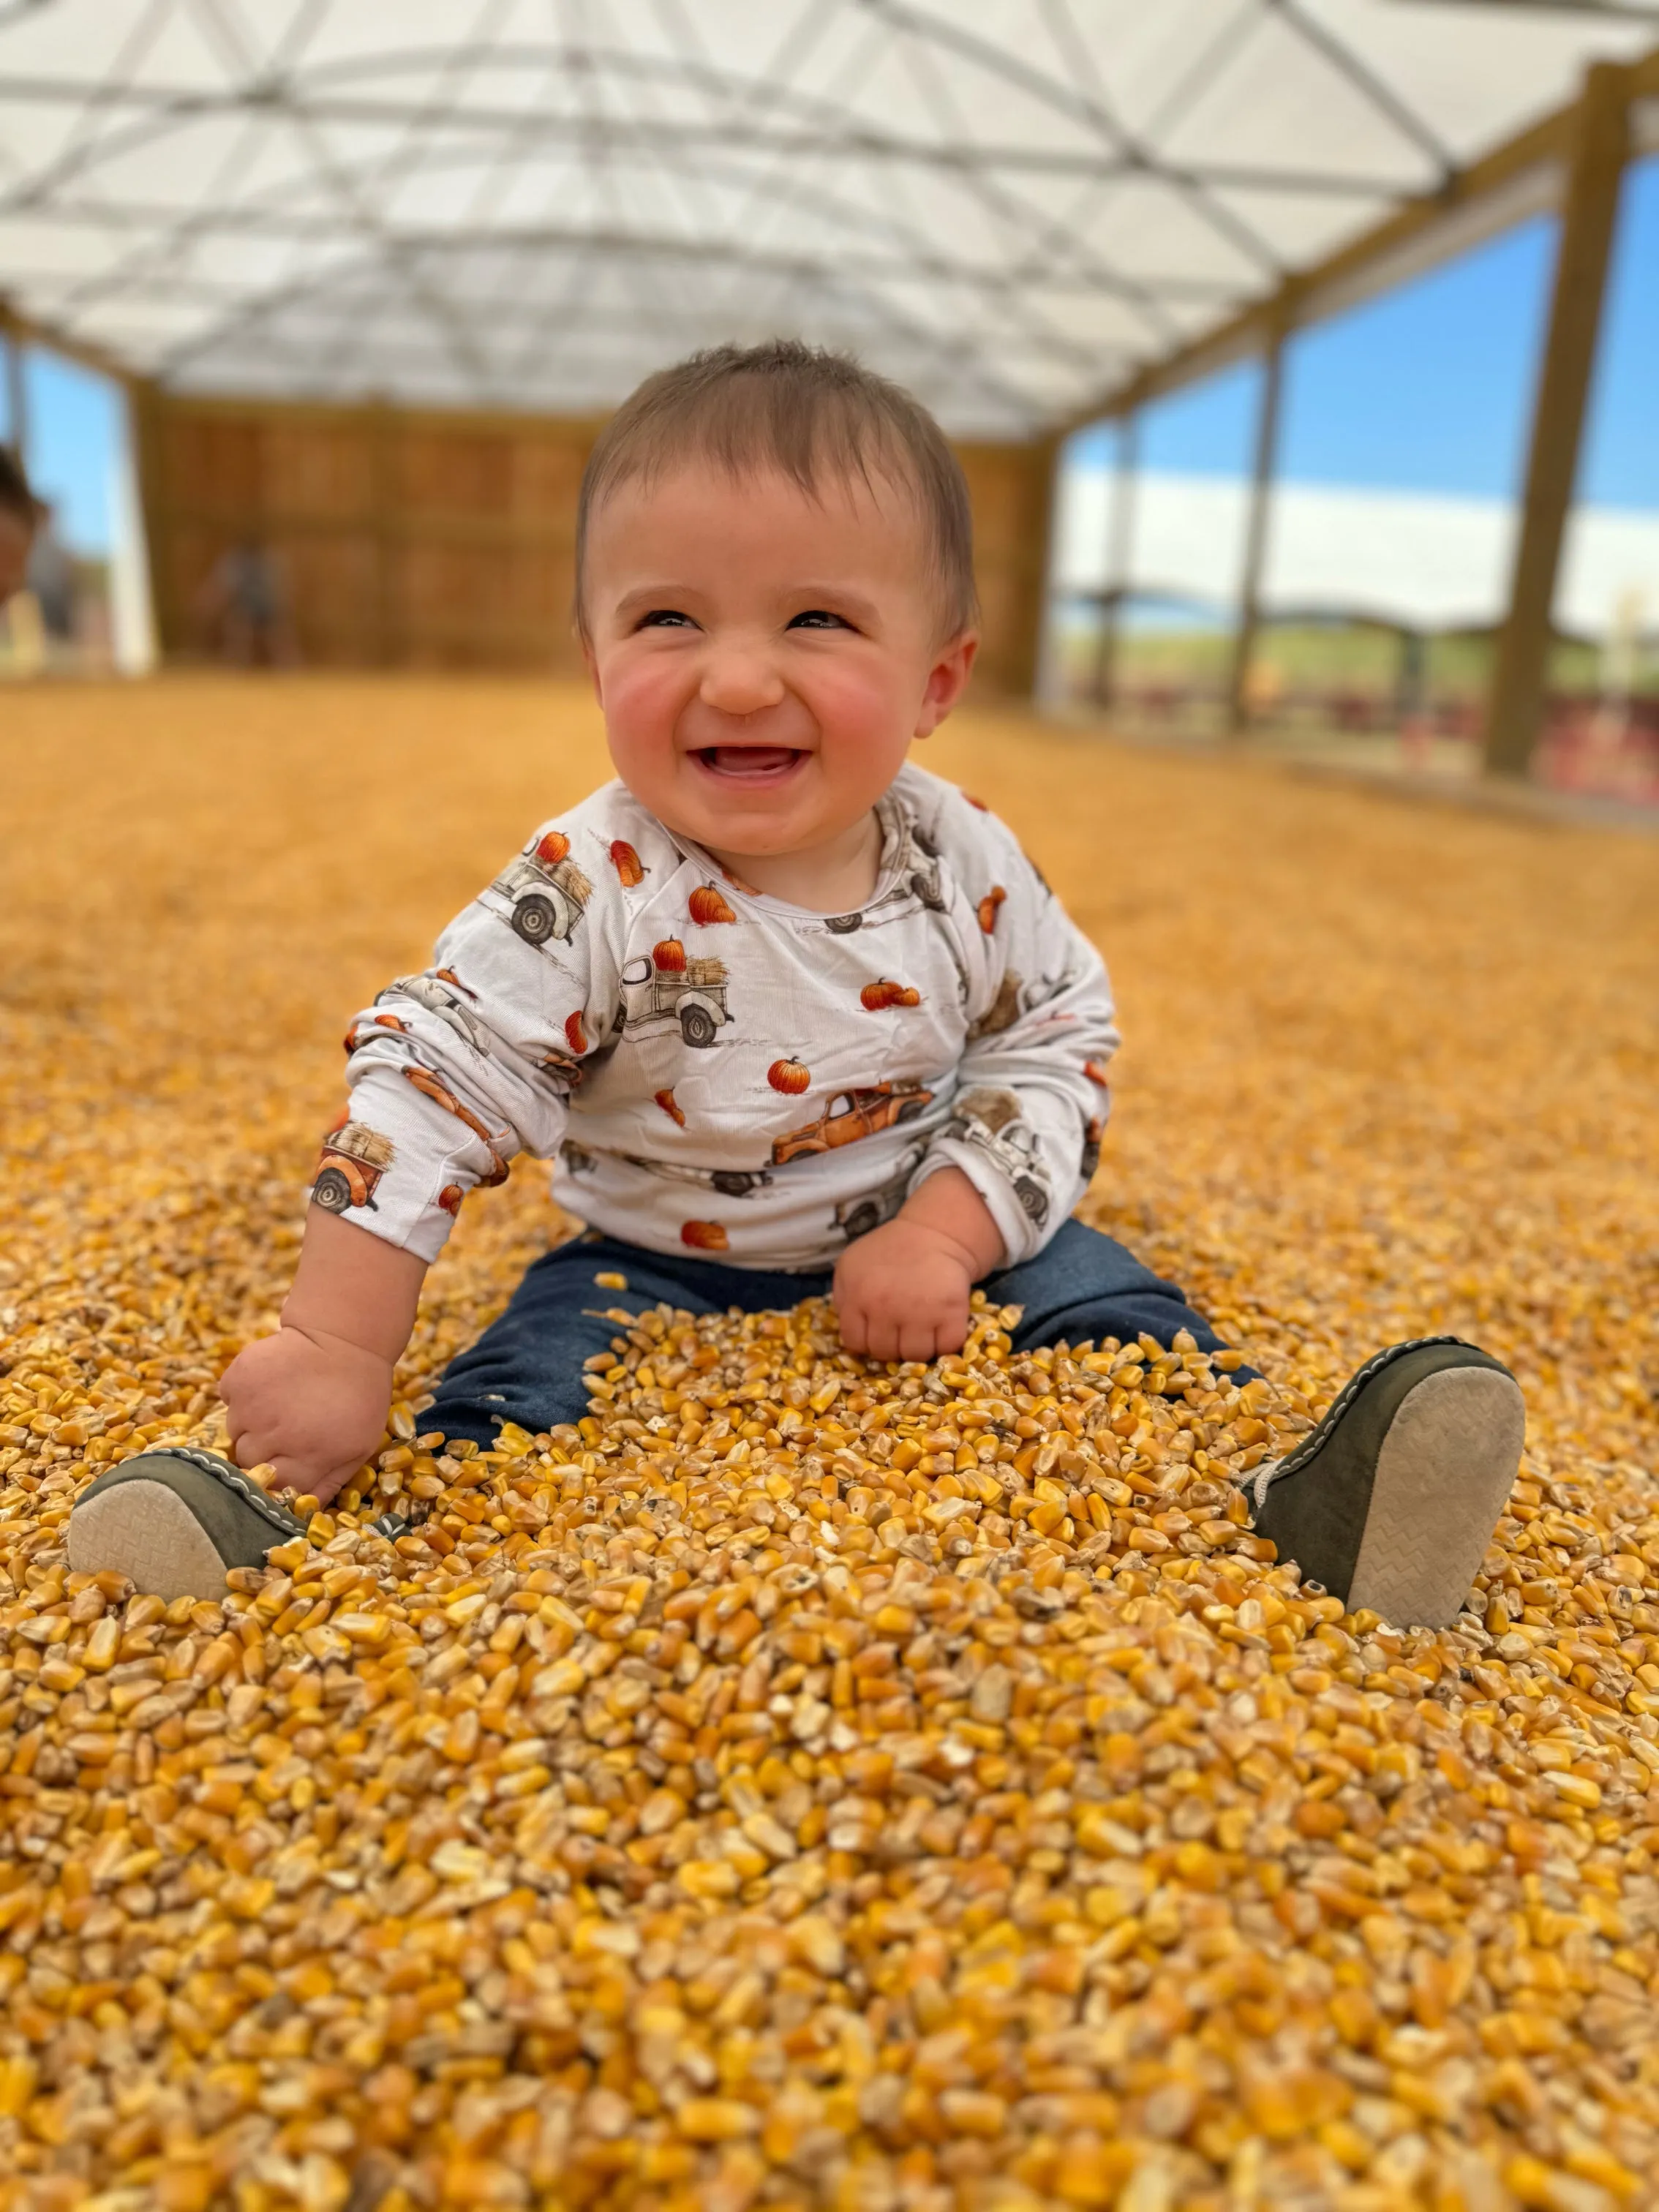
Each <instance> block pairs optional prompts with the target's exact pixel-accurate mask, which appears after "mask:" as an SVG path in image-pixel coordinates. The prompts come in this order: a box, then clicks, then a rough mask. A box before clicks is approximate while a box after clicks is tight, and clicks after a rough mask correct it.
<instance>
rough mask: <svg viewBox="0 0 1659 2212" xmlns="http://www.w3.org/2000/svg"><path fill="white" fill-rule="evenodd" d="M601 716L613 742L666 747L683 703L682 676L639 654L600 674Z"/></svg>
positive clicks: (666, 663)
mask: <svg viewBox="0 0 1659 2212" xmlns="http://www.w3.org/2000/svg"><path fill="white" fill-rule="evenodd" d="M602 677H603V686H604V696H605V720H606V722H607V723H608V725H609V726H610V729H611V736H612V738H613V739H615V738H623V739H624V740H629V741H632V742H635V743H638V744H652V743H653V742H657V743H662V744H668V743H669V742H671V739H672V737H673V733H674V723H675V719H676V717H677V716H678V714H679V711H680V708H681V706H682V704H683V703H684V695H685V691H686V680H685V678H684V675H683V674H682V673H681V672H679V671H677V670H676V669H675V668H674V667H673V665H671V663H670V662H669V661H668V660H667V659H665V658H659V657H658V656H656V655H653V654H641V655H640V656H639V657H638V658H637V659H634V658H623V659H618V660H616V661H613V662H612V663H611V665H609V666H608V667H606V668H605V669H604V670H603V671H602Z"/></svg>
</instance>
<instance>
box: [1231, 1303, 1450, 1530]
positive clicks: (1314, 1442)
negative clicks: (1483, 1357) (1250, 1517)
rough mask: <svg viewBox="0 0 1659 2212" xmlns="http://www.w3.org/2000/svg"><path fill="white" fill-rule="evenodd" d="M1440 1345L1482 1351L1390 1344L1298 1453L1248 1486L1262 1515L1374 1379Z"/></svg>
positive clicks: (1271, 1465)
mask: <svg viewBox="0 0 1659 2212" xmlns="http://www.w3.org/2000/svg"><path fill="white" fill-rule="evenodd" d="M1437 1344H1460V1345H1462V1346H1463V1348H1464V1350H1465V1351H1467V1352H1478V1351H1479V1350H1480V1346H1479V1345H1475V1344H1471V1343H1469V1341H1468V1338H1467V1337H1462V1336H1413V1337H1411V1338H1408V1339H1407V1341H1406V1342H1405V1343H1403V1344H1390V1345H1389V1346H1385V1348H1384V1349H1383V1351H1381V1352H1376V1353H1374V1354H1373V1355H1372V1357H1371V1358H1370V1359H1368V1360H1367V1361H1366V1362H1365V1364H1364V1366H1363V1367H1362V1368H1360V1369H1359V1370H1358V1373H1356V1374H1353V1375H1351V1376H1349V1377H1348V1380H1347V1382H1346V1383H1345V1384H1344V1385H1343V1387H1342V1389H1341V1391H1340V1394H1339V1395H1338V1396H1337V1399H1336V1401H1335V1403H1334V1405H1333V1406H1332V1407H1330V1409H1329V1411H1328V1413H1326V1415H1325V1418H1324V1419H1323V1420H1322V1421H1321V1423H1320V1424H1319V1426H1318V1427H1317V1428H1316V1429H1314V1430H1312V1431H1310V1433H1309V1434H1308V1435H1307V1436H1305V1437H1304V1438H1303V1439H1302V1441H1301V1443H1299V1444H1297V1447H1296V1449H1295V1450H1294V1451H1289V1452H1286V1453H1285V1456H1284V1458H1283V1459H1272V1460H1268V1461H1267V1462H1266V1464H1265V1465H1264V1466H1262V1467H1260V1468H1257V1469H1256V1471H1255V1474H1253V1475H1252V1476H1251V1477H1250V1479H1249V1483H1248V1484H1247V1485H1246V1487H1247V1488H1248V1489H1249V1491H1250V1492H1252V1493H1253V1495H1254V1496H1255V1510H1256V1511H1257V1512H1258V1513H1260V1512H1261V1509H1262V1507H1263V1506H1264V1505H1265V1504H1267V1492H1268V1489H1269V1487H1270V1486H1272V1485H1273V1483H1275V1482H1277V1481H1278V1480H1279V1477H1280V1476H1281V1475H1286V1474H1295V1473H1296V1471H1297V1468H1300V1467H1303V1466H1304V1465H1305V1464H1306V1463H1307V1462H1308V1461H1309V1460H1310V1459H1311V1458H1312V1457H1313V1455H1314V1453H1315V1451H1316V1449H1318V1447H1319V1446H1320V1445H1321V1444H1322V1443H1324V1442H1325V1441H1326V1439H1327V1438H1328V1436H1329V1434H1330V1432H1331V1431H1332V1430H1333V1429H1334V1427H1335V1426H1336V1424H1337V1423H1338V1422H1339V1421H1340V1419H1341V1418H1342V1416H1343V1415H1344V1413H1346V1412H1347V1410H1348V1408H1349V1407H1350V1406H1351V1405H1352V1403H1353V1401H1354V1400H1355V1399H1356V1398H1357V1397H1358V1395H1359V1393H1360V1392H1361V1391H1362V1390H1363V1389H1364V1387H1365V1385H1366V1383H1369V1382H1370V1380H1371V1378H1372V1377H1373V1376H1376V1375H1380V1374H1381V1373H1382V1372H1383V1369H1384V1368H1385V1367H1391V1366H1392V1365H1393V1364H1394V1363H1395V1360H1396V1359H1401V1358H1404V1357H1405V1355H1406V1353H1407V1352H1426V1351H1428V1350H1429V1349H1431V1346H1435V1345H1437Z"/></svg>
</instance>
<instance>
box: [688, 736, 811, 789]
mask: <svg viewBox="0 0 1659 2212" xmlns="http://www.w3.org/2000/svg"><path fill="white" fill-rule="evenodd" d="M692 758H693V759H694V760H696V762H697V763H699V764H700V765H701V766H702V767H703V768H705V769H708V773H709V774H710V775H717V776H719V777H720V780H721V781H722V782H725V783H748V784H769V783H781V782H782V781H783V780H784V778H785V777H786V776H787V775H789V773H790V772H791V770H792V769H796V768H798V767H799V765H800V763H802V762H803V761H804V760H805V758H806V755H805V753H804V752H802V751H799V750H797V749H796V748H795V747H794V746H793V745H703V746H701V747H700V748H699V749H698V750H697V751H696V753H694V754H693V755H692Z"/></svg>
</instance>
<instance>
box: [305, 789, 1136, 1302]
mask: <svg viewBox="0 0 1659 2212" xmlns="http://www.w3.org/2000/svg"><path fill="white" fill-rule="evenodd" d="M877 811H878V821H879V826H880V829H881V834H882V852H881V861H880V873H879V877H878V881H877V884H876V886H875V889H874V890H873V892H872V895H871V896H870V898H869V899H868V900H867V902H866V903H865V904H864V905H863V906H862V907H860V908H858V909H857V910H856V911H854V912H852V913H849V914H842V915H822V914H812V913H809V912H807V911H805V909H804V908H799V907H793V906H791V905H789V904H787V902H785V901H783V900H781V899H778V898H775V897H772V896H767V895H763V894H762V893H759V892H757V891H755V890H750V888H748V887H747V886H745V885H744V884H742V883H741V882H740V881H738V879H737V878H734V877H732V876H731V875H728V874H726V872H724V870H723V869H722V867H721V866H720V863H719V862H718V861H716V860H714V858H713V857H712V855H711V854H708V853H707V852H705V851H703V850H702V849H701V848H699V847H698V846H696V845H694V844H692V843H690V842H689V841H688V840H686V839H685V838H684V837H681V836H678V835H677V834H676V833H674V832H672V831H671V830H669V829H666V828H665V826H664V825H663V824H662V823H660V822H659V821H658V820H657V819H656V818H655V817H654V816H653V815H651V814H649V813H648V812H647V811H646V810H645V808H644V807H643V806H641V805H640V803H639V802H638V800H637V799H635V798H634V797H633V796H632V794H631V793H629V791H628V790H627V789H626V787H624V786H623V785H622V784H621V783H611V784H607V785H606V786H605V787H604V788H603V789H602V790H599V791H597V792H595V793H593V794H592V797H591V798H589V799H586V800H584V801H583V803H582V804H581V805H580V806H577V807H575V808H573V809H572V810H571V811H569V812H568V813H567V814H563V815H561V816H559V817H557V818H556V820H554V821H552V822H549V823H544V825H543V826H542V827H541V828H540V829H538V830H537V831H536V832H535V834H534V836H532V837H531V838H530V840H529V841H528V842H527V843H526V846H525V847H524V848H523V850H522V852H521V853H520V854H519V855H518V857H517V858H516V859H514V860H512V861H511V862H510V863H509V864H508V866H507V867H506V868H505V869H504V870H503V872H501V874H500V875H499V876H497V877H496V878H495V881H494V883H492V884H489V887H488V888H487V889H486V890H483V891H482V892H481V893H480V894H479V896H477V898H476V899H475V900H473V902H472V903H471V905H470V906H468V907H467V908H465V911H464V912H463V913H461V914H460V915H458V916H457V917H456V919H455V921H453V922H452V923H451V924H450V926H449V927H448V928H447V929H446V930H445V932H444V933H443V935H442V936H441V939H439V941H438V946H437V953H436V957H435V961H434V963H433V965H432V966H431V967H430V968H428V969H426V970H425V971H424V972H423V973H422V974H421V975H410V976H404V977H403V978H402V979H401V980H400V981H397V982H395V983H393V984H392V985H391V987H389V988H388V989H386V990H385V991H383V992H382V993H381V994H380V997H379V998H378V999H377V1000H375V1002H374V1005H373V1006H370V1007H368V1008H367V1009H366V1010H365V1011H364V1012H362V1014H360V1015H359V1016H358V1017H357V1018H356V1021H355V1022H354V1024H352V1028H351V1031H350V1034H349V1037H348V1039H347V1044H348V1048H349V1052H350V1059H349V1065H348V1078H349V1084H350V1090H351V1097H350V1104H349V1109H348V1112H347V1115H346V1116H345V1117H343V1120H342V1121H341V1122H340V1123H338V1124H337V1125H336V1127H335V1128H334V1129H333V1130H332V1131H331V1133H330V1135H329V1136H328V1138H327V1139H325V1144H324V1148H323V1152H322V1156H321V1158H320V1160H319V1164H318V1170H317V1173H316V1176H315V1180H314V1182H313V1192H312V1195H313V1200H314V1201H315V1202H316V1203H317V1204H319V1205H320V1206H325V1207H327V1208H328V1209H329V1210H330V1211H331V1212H337V1213H340V1214H342V1215H343V1216H344V1218H347V1219H349V1220H351V1221H353V1222H356V1223H357V1224H359V1225H361V1226H362V1227H363V1228H365V1229H368V1230H370V1231H373V1232H374V1234H375V1235H376V1236H379V1237H385V1238H386V1240H387V1241H388V1242H389V1243H393V1244H397V1245H399V1246H402V1247H404V1248H406V1249H409V1250H410V1251H413V1252H416V1253H418V1254H419V1255H421V1256H422V1258H423V1259H428V1260H429V1259H432V1258H435V1256H436V1255H437V1253H438V1251H439V1250H440V1249H441V1247H442V1245H443V1243H444V1240H445V1238H446V1237H447V1235H448V1232H449V1230H450V1228H451V1225H452V1224H453V1218H454V1216H455V1214H456V1212H458V1211H459V1206H460V1204H461V1201H462V1200H463V1198H464V1197H465V1194H466V1193H467V1192H468V1191H469V1190H471V1188H473V1187H474V1186H475V1185H477V1184H479V1183H488V1182H500V1181H501V1179H502V1178H503V1177H504V1176H506V1174H507V1169H508V1165H509V1164H510V1162H511V1161H512V1159H513V1157H514V1155H515V1154H517V1153H520V1152H530V1153H533V1154H534V1155H536V1156H537V1157H538V1158H544V1159H551V1160H554V1161H555V1162H556V1166H555V1170H554V1178H553V1189H554V1195H555V1196H556V1199H557V1200H558V1201H559V1203H560V1204H561V1205H562V1206H564V1207H565V1208H566V1209H567V1210H568V1212H571V1213H573V1214H574V1215H576V1216H577V1217H578V1218H580V1219H581V1220H582V1221H584V1222H586V1223H587V1224H588V1225H590V1226H592V1227H593V1228H597V1229H600V1230H603V1231H606V1232H607V1233H608V1234H610V1235H611V1236H613V1237H620V1238H622V1239H623V1240H625V1241H627V1242H629V1243H635V1244H641V1245H644V1246H647V1247H648V1248H649V1249H653V1250H657V1251H675V1250H684V1249H687V1248H690V1249H692V1250H694V1251H701V1252H708V1253H718V1254H720V1255H723V1256H724V1257H725V1258H726V1260H727V1261H729V1262H731V1263H732V1264H735V1265H738V1266H744V1265H747V1266H750V1267H773V1268H783V1269H800V1270H806V1269H817V1268H827V1267H832V1266H833V1265H834V1263H835V1261H836V1257H837V1256H838V1255H839V1254H840V1253H841V1251H842V1249H844V1248H845V1246H846V1245H847V1243H848V1241H849V1240H850V1239H852V1238H854V1237H860V1236H863V1235H865V1234H866V1232H867V1231H870V1230H872V1229H873V1228H875V1227H877V1226H878V1225H879V1224H880V1223H882V1222H883V1221H885V1220H888V1219H890V1218H891V1217H892V1215H893V1214H895V1213H896V1212H897V1211H898V1209H899V1207H900V1206H902V1204H903V1202H904V1200H905V1199H906V1197H907V1196H908V1194H910V1192H912V1191H913V1190H915V1188H916V1187H917V1186H918V1185H919V1184H920V1183H921V1182H922V1181H923V1180H924V1179H925V1178H926V1177H927V1176H929V1175H932V1174H933V1173H934V1172H935V1171H936V1170H938V1169H939V1168H942V1167H946V1166H951V1167H957V1168H960V1169H961V1170H962V1171H963V1174H964V1175H966V1176H967V1177H968V1179H969V1182H971V1183H972V1184H973V1186H974V1188H975V1190H977V1191H978V1193H979V1194H980V1195H981V1198H982V1199H983V1200H984V1201H985V1203H986V1205H987V1207H988V1208H989V1209H990V1212H991V1214H992V1216H993V1218H994V1220H995V1222H996V1225H997V1228H998V1229H999V1231H1000V1233H1001V1236H1002V1240H1003V1244H1004V1247H1005V1250H1006V1257H1007V1261H1008V1263H1009V1264H1011V1265H1012V1263H1014V1262H1016V1261H1020V1260H1024V1259H1029V1258H1030V1257H1031V1256H1032V1255H1033V1254H1035V1253H1036V1252H1038V1251H1040V1250H1041V1249H1042V1246H1043V1245H1044V1244H1045V1243H1047V1242H1048V1238H1049V1237H1052V1236H1053V1235H1054V1231H1056V1230H1057V1229H1058V1228H1059V1227H1060V1224H1061V1223H1062V1222H1063V1221H1064V1220H1065V1218H1066V1215H1067V1214H1068V1213H1069V1212H1070V1211H1071V1209H1072V1207H1073V1205H1074V1204H1075V1203H1076V1201H1077V1200H1078V1198H1079V1195H1080V1194H1081V1192H1082V1191H1083V1189H1084V1188H1085V1185H1086V1183H1087V1182H1088V1180H1089V1177H1090V1176H1091V1174H1092V1172H1093V1170H1094V1165H1095V1161H1096V1158H1097V1152H1098V1146H1099V1140H1100V1133H1101V1130H1102V1128H1103V1125H1104V1121H1105V1117H1106V1112H1107V1105H1108V1091H1107V1063H1108V1061H1109V1059H1110V1057H1111V1054H1112V1053H1113V1052H1114V1050H1115V1048H1116V1044H1117V1041H1118V1040H1117V1031H1116V1029H1115V1024H1114V1020H1113V1008H1112V1000H1111V992H1110V987H1109V983H1108V981H1107V976H1106V971H1105V969H1104V967H1103V964H1102V962H1101V959H1100V956H1099V955H1098V953H1097V951H1095V950H1094V948H1093V946H1092V945H1090V944H1089V942H1088V941H1087V939H1085V938H1084V937H1083V936H1082V935H1081V933H1079V931H1078V930H1077V929H1076V928H1075V927H1073V924H1072V922H1071V921H1069V920H1068V919H1067V917H1066V913H1065V911H1064V909H1063V908H1061V906H1060V902H1059V901H1058V900H1057V899H1056V898H1055V897H1054V895H1053V893H1052V892H1051V891H1050V890H1048V886H1047V884H1045V883H1044V882H1043V880H1042V877H1041V876H1040V875H1039V874H1038V872H1037V871H1036V868H1035V867H1034V866H1032V865H1031V863H1030V861H1029V860H1027V859H1026V858H1025V856H1024V854H1023V853H1022V852H1021V850H1020V848H1019V846H1018V843H1017V842H1016V841H1015V839H1014V837H1013V836H1012V834H1011V833H1010V831H1009V830H1007V829H1006V828H1005V827H1004V826H1003V824H1002V823H1000V822H999V821H997V820H996V818H995V817H994V816H992V815H990V814H988V813H987V812H985V811H984V810H983V809H981V808H979V807H977V806H976V805H975V803H974V802H973V801H972V800H970V799H967V798H965V797H964V796H963V793H961V792H959V791H957V789H956V788H955V787H953V786H951V785H950V784H947V783H945V782H943V781H940V780H939V778H938V777H936V776H933V775H927V773H926V772H925V771H923V770H921V769H915V768H912V767H906V768H905V769H902V771H901V773H900V775H899V776H898V778H897V780H896V781H895V783H894V784H893V785H892V787H891V788H890V790H889V791H888V793H886V795H885V797H884V799H882V801H881V802H880V805H879V806H878V810H877Z"/></svg>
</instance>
